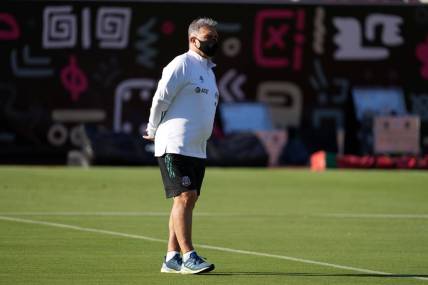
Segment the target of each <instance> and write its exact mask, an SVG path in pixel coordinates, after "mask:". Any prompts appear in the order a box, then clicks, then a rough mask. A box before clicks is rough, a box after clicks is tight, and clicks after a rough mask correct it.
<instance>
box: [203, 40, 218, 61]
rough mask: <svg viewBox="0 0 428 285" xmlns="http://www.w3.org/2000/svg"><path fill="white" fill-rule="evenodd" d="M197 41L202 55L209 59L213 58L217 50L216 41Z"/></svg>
mask: <svg viewBox="0 0 428 285" xmlns="http://www.w3.org/2000/svg"><path fill="white" fill-rule="evenodd" d="M198 41H199V43H200V46H199V50H201V51H202V52H203V53H204V54H206V55H207V56H209V57H212V56H214V54H215V52H216V51H217V48H218V43H217V41H215V40H206V41H201V40H199V39H198Z"/></svg>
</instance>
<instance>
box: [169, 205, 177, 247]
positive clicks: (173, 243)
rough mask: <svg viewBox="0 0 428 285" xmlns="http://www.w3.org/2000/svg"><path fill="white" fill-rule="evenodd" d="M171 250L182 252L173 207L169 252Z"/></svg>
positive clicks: (170, 220)
mask: <svg viewBox="0 0 428 285" xmlns="http://www.w3.org/2000/svg"><path fill="white" fill-rule="evenodd" d="M171 251H177V252H180V245H179V244H178V241H177V236H176V235H175V230H174V221H173V218H172V209H171V215H170V216H169V239H168V252H171Z"/></svg>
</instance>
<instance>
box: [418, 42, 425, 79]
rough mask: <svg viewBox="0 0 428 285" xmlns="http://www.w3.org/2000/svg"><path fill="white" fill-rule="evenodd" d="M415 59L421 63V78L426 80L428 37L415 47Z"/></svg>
mask: <svg viewBox="0 0 428 285" xmlns="http://www.w3.org/2000/svg"><path fill="white" fill-rule="evenodd" d="M416 57H417V58H418V59H419V60H420V61H421V62H422V63H423V65H422V67H421V71H420V72H421V76H422V78H424V79H427V80H428V37H427V38H426V40H425V42H423V43H420V44H419V45H418V46H417V47H416Z"/></svg>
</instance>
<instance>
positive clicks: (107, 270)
mask: <svg viewBox="0 0 428 285" xmlns="http://www.w3.org/2000/svg"><path fill="white" fill-rule="evenodd" d="M170 206H171V201H170V200H166V199H165V198H164V193H163V189H162V184H161V179H160V173H159V170H158V169H157V168H91V169H89V170H85V169H69V168H48V167H1V168H0V212H1V213H0V284H43V285H47V284H57V285H62V284H139V285H141V284H147V285H152V284H246V285H248V284H250V285H251V284H298V285H300V284H317V285H318V284H341V285H342V284H428V173H427V172H418V171H411V172H400V171H327V172H325V173H312V172H310V171H309V170H290V169H270V170H268V169H233V168H232V169H219V168H208V169H207V172H206V178H205V182H204V186H203V190H202V195H201V198H200V200H199V202H198V205H197V208H196V209H195V217H194V230H193V231H194V234H193V239H194V242H195V243H196V244H198V245H199V246H197V250H198V252H199V253H200V254H201V255H202V256H205V257H207V258H208V260H209V261H212V262H214V263H215V264H216V270H215V271H214V272H212V273H209V274H206V275H198V276H182V275H171V274H162V273H160V272H159V271H160V267H161V263H162V258H163V256H164V255H165V250H166V241H165V240H166V239H167V234H168V233H167V232H168V229H167V222H168V212H169V209H170ZM294 258H295V259H294ZM317 262H318V263H317ZM347 267H351V268H347ZM372 271H373V272H372ZM382 273H389V274H382Z"/></svg>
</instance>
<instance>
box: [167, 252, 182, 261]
mask: <svg viewBox="0 0 428 285" xmlns="http://www.w3.org/2000/svg"><path fill="white" fill-rule="evenodd" d="M177 253H178V254H180V253H179V252H178V251H168V252H167V253H166V258H165V260H166V261H170V260H171V259H172V258H173V257H174V256H175V255H176V254H177Z"/></svg>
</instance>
